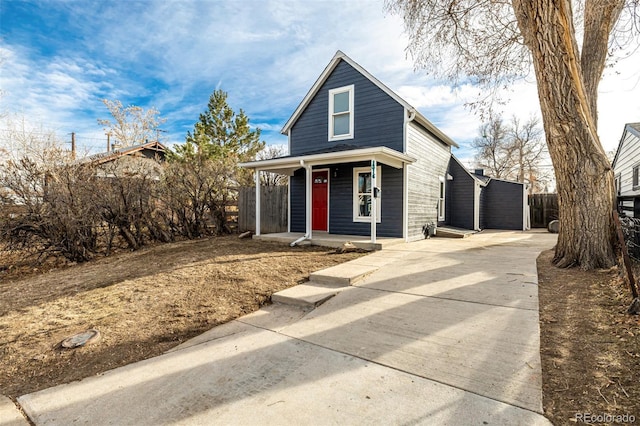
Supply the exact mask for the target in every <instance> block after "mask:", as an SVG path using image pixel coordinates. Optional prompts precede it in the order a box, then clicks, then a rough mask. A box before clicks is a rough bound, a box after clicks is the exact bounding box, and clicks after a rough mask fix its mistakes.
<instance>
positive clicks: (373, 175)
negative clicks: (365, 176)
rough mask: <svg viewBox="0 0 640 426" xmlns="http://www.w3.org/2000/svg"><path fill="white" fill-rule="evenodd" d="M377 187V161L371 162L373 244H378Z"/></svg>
mask: <svg viewBox="0 0 640 426" xmlns="http://www.w3.org/2000/svg"><path fill="white" fill-rule="evenodd" d="M375 187H376V160H371V244H375V243H376V219H377V218H376V213H377V211H378V209H377V205H376V204H377V200H376V199H375V197H374V194H375V190H374V188H375Z"/></svg>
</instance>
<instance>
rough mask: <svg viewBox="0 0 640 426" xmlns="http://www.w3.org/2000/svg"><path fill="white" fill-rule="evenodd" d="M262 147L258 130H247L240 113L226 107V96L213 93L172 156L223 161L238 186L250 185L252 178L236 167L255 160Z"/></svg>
mask: <svg viewBox="0 0 640 426" xmlns="http://www.w3.org/2000/svg"><path fill="white" fill-rule="evenodd" d="M264 146H265V143H264V142H261V141H260V129H255V130H251V127H250V126H249V118H248V117H247V116H246V114H245V113H244V111H243V110H242V109H240V112H239V113H237V114H236V113H235V112H234V111H233V109H231V107H230V106H229V105H228V104H227V93H226V92H224V91H223V90H216V91H214V92H213V93H212V94H211V96H210V97H209V103H208V105H207V110H206V111H205V112H204V113H202V114H200V120H199V121H198V122H197V123H196V124H195V126H194V129H193V133H191V132H187V137H186V142H185V143H184V145H180V146H177V147H176V148H175V156H176V157H177V158H179V159H182V160H186V161H189V160H195V159H196V158H200V159H212V160H219V161H224V162H225V163H226V164H228V165H231V166H232V169H233V177H234V179H235V180H236V183H237V184H238V185H251V184H252V182H251V180H250V179H251V177H252V175H251V174H250V173H249V171H248V170H244V169H240V168H239V167H238V166H237V164H238V163H241V162H243V161H251V160H253V159H255V158H256V155H257V154H258V152H260V151H261V150H262V149H263V148H264Z"/></svg>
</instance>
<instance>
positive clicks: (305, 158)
mask: <svg viewBox="0 0 640 426" xmlns="http://www.w3.org/2000/svg"><path fill="white" fill-rule="evenodd" d="M371 160H376V161H377V162H378V163H382V164H386V165H388V166H391V167H395V168H396V169H401V168H402V166H403V164H409V163H413V162H415V161H416V159H415V158H413V157H411V156H409V155H406V154H403V153H401V152H398V151H396V150H394V149H391V148H387V147H384V146H380V147H373V148H360V149H352V150H348V151H340V152H326V153H320V154H311V155H299V156H295V157H280V158H272V159H269V160H261V161H251V162H247V163H240V166H241V167H245V168H248V169H254V170H256V171H265V172H274V173H281V174H286V175H293V172H295V171H296V170H297V169H299V168H301V167H304V166H320V165H327V164H335V163H355V162H359V161H371Z"/></svg>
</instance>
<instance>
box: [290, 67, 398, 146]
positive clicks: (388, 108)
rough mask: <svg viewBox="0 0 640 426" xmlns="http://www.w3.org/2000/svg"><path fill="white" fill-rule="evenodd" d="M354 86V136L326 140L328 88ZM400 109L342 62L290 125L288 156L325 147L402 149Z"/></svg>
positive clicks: (383, 93)
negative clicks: (346, 146)
mask: <svg viewBox="0 0 640 426" xmlns="http://www.w3.org/2000/svg"><path fill="white" fill-rule="evenodd" d="M351 84H353V85H354V138H353V139H345V140H340V141H333V142H329V135H328V123H329V90H330V89H335V88H337V87H343V86H348V85H351ZM403 114H404V108H403V106H402V105H400V104H399V103H398V102H396V101H395V100H394V99H393V98H391V97H390V96H389V95H387V94H386V93H385V92H384V91H382V90H381V89H380V88H379V87H378V86H376V85H375V84H373V83H372V82H371V81H370V80H369V79H367V78H366V77H364V76H363V75H362V74H360V73H359V72H358V71H357V70H356V69H354V68H353V67H352V66H351V65H349V64H347V63H346V62H344V61H340V63H339V64H338V65H337V66H336V68H335V69H334V70H333V72H332V73H331V74H330V75H329V77H328V78H327V79H326V81H325V82H324V84H323V85H322V87H320V89H319V90H318V92H317V93H316V95H315V97H314V98H313V99H312V100H311V102H310V103H309V105H307V107H306V109H305V110H304V112H303V113H302V114H301V115H300V117H298V120H297V121H296V123H295V124H294V125H293V127H292V128H291V140H290V142H291V152H290V153H289V154H291V155H303V154H306V153H309V152H313V151H318V150H319V149H322V148H324V147H326V148H327V149H330V148H332V147H334V146H336V145H340V144H349V145H353V146H355V147H372V146H386V147H389V148H392V149H395V150H396V151H399V152H403V151H404V146H403V126H404V117H403Z"/></svg>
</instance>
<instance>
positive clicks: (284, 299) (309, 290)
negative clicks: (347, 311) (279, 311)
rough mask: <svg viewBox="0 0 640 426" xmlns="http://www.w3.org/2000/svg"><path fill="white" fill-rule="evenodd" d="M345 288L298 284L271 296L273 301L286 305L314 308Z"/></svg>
mask: <svg viewBox="0 0 640 426" xmlns="http://www.w3.org/2000/svg"><path fill="white" fill-rule="evenodd" d="M344 288H345V287H343V288H340V287H335V286H327V285H322V284H317V283H306V284H298V285H297V286H294V287H290V288H288V289H286V290H282V291H279V292H277V293H274V294H273V295H272V296H271V301H272V302H274V303H282V304H285V305H295V306H302V307H308V308H314V307H316V306H319V305H321V304H323V303H324V302H326V301H327V300H329V299H331V298H332V297H333V296H335V295H336V294H338V293H339V292H340V291H341V290H342V289H344Z"/></svg>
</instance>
